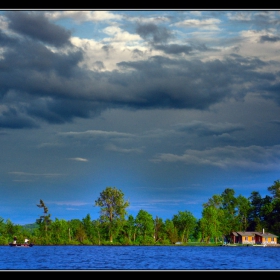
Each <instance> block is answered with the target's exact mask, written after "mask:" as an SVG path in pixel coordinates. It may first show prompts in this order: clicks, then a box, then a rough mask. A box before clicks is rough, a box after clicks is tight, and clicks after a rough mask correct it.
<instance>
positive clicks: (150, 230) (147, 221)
mask: <svg viewBox="0 0 280 280" xmlns="http://www.w3.org/2000/svg"><path fill="white" fill-rule="evenodd" d="M135 223H136V226H137V228H138V233H139V235H138V238H137V239H138V240H139V242H140V243H141V244H143V243H145V244H152V243H154V238H155V236H154V230H155V229H154V220H153V216H152V215H151V214H150V213H148V212H147V211H145V210H142V209H141V210H139V212H138V214H137V216H136V218H135Z"/></svg>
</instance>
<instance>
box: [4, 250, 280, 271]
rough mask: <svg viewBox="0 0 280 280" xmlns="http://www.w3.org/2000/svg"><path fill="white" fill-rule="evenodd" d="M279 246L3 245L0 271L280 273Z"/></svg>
mask: <svg viewBox="0 0 280 280" xmlns="http://www.w3.org/2000/svg"><path fill="white" fill-rule="evenodd" d="M279 259H280V247H228V246H219V247H199V246H198V247H191V246H34V247H32V248H24V247H9V246H0V270H280V262H279Z"/></svg>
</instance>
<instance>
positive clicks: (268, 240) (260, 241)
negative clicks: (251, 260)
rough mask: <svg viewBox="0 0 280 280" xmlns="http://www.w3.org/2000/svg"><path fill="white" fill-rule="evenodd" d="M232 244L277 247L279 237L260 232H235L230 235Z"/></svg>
mask: <svg viewBox="0 0 280 280" xmlns="http://www.w3.org/2000/svg"><path fill="white" fill-rule="evenodd" d="M230 243H231V244H242V245H263V246H277V235H274V234H272V233H269V232H265V231H264V229H263V231H262V232H259V231H233V232H232V233H231V234H230Z"/></svg>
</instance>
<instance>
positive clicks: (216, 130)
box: [178, 121, 244, 136]
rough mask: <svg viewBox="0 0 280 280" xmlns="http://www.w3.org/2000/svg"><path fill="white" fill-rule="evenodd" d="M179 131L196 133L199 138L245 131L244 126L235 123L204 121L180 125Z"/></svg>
mask: <svg viewBox="0 0 280 280" xmlns="http://www.w3.org/2000/svg"><path fill="white" fill-rule="evenodd" d="M178 130H179V131H185V132H191V133H196V134H198V135H199V136H211V135H216V136H218V135H223V134H228V133H233V132H235V131H240V130H244V126H243V125H241V124H233V123H209V122H202V121H192V122H190V123H188V124H181V125H178Z"/></svg>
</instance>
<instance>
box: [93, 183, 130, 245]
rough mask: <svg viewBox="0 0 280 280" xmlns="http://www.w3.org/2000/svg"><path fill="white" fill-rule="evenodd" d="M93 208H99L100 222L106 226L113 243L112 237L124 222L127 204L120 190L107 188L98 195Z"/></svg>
mask: <svg viewBox="0 0 280 280" xmlns="http://www.w3.org/2000/svg"><path fill="white" fill-rule="evenodd" d="M95 206H99V207H100V221H101V223H104V224H105V225H106V226H107V228H108V234H109V239H110V242H113V237H114V235H117V233H118V231H119V230H120V228H121V226H122V225H123V223H124V221H125V215H126V214H127V212H126V208H127V207H128V206H129V202H128V201H125V200H124V194H123V192H122V191H121V190H118V189H116V188H115V187H107V188H106V189H105V190H104V191H102V192H101V193H100V196H99V198H98V199H97V200H96V201H95Z"/></svg>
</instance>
